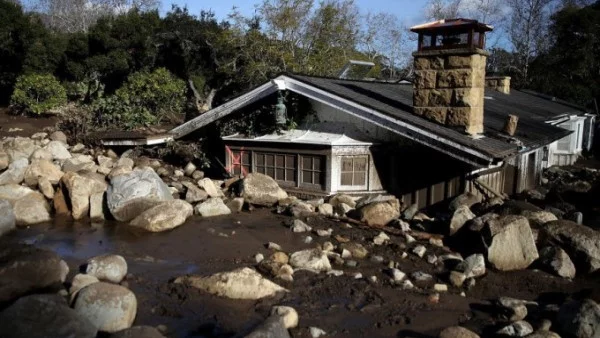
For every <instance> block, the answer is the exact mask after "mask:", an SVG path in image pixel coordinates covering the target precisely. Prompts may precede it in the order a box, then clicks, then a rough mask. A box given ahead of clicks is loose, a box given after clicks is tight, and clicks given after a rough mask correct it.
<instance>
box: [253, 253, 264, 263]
mask: <svg viewBox="0 0 600 338" xmlns="http://www.w3.org/2000/svg"><path fill="white" fill-rule="evenodd" d="M264 259H265V256H264V255H263V254H261V253H257V254H256V255H254V260H255V261H256V264H260V262H262V261H263V260H264Z"/></svg>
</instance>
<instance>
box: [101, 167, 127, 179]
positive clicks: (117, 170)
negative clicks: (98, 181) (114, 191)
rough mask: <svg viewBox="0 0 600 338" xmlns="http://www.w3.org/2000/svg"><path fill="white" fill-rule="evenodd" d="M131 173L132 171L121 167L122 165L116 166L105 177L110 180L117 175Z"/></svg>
mask: <svg viewBox="0 0 600 338" xmlns="http://www.w3.org/2000/svg"><path fill="white" fill-rule="evenodd" d="M132 171H133V169H131V168H129V167H126V166H122V165H121V166H116V167H114V168H112V169H111V171H110V172H109V173H108V175H107V177H108V179H112V178H113V177H117V176H119V175H123V174H129V173H130V172H132Z"/></svg>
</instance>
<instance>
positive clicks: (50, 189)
mask: <svg viewBox="0 0 600 338" xmlns="http://www.w3.org/2000/svg"><path fill="white" fill-rule="evenodd" d="M38 190H39V191H40V192H41V193H42V195H44V197H46V198H47V199H49V200H51V199H53V198H54V193H55V191H54V186H53V185H52V183H50V181H48V179H47V178H46V177H43V176H42V177H40V178H38Z"/></svg>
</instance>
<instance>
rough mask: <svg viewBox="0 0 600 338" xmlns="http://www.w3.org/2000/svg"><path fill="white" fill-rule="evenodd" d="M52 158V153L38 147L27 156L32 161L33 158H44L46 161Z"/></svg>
mask: <svg viewBox="0 0 600 338" xmlns="http://www.w3.org/2000/svg"><path fill="white" fill-rule="evenodd" d="M53 159H54V158H53V156H52V153H50V152H49V151H48V150H46V149H43V148H40V149H36V150H35V151H34V152H33V153H31V156H29V161H30V162H33V161H35V160H46V161H52V160H53Z"/></svg>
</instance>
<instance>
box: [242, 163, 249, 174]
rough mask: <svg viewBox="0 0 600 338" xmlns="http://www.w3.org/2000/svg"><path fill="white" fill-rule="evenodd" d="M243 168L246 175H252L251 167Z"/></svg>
mask: <svg viewBox="0 0 600 338" xmlns="http://www.w3.org/2000/svg"><path fill="white" fill-rule="evenodd" d="M242 168H243V169H244V174H249V173H250V166H247V165H245V166H242Z"/></svg>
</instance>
